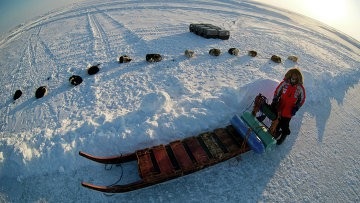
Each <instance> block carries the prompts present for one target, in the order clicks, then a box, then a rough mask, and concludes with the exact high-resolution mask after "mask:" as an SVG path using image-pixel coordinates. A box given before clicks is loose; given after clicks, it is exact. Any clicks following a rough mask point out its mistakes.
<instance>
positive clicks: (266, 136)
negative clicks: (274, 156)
mask: <svg viewBox="0 0 360 203" xmlns="http://www.w3.org/2000/svg"><path fill="white" fill-rule="evenodd" d="M264 99H266V98H265V97H263V96H262V95H260V94H259V95H258V96H257V97H256V99H255V102H254V108H253V111H252V112H247V111H245V112H243V114H242V115H241V116H237V115H235V116H234V117H233V118H232V119H231V125H229V126H227V127H225V128H218V129H215V130H214V131H212V132H206V133H202V134H200V135H197V136H192V137H188V138H185V139H182V140H176V141H173V142H170V143H168V144H166V145H158V146H153V147H150V148H145V149H140V150H136V151H135V152H133V153H129V154H125V155H119V156H109V157H98V156H93V155H90V154H87V153H85V152H82V151H80V152H79V155H80V156H83V157H85V158H87V159H90V160H92V161H95V162H98V163H101V164H121V163H126V162H132V161H133V162H135V163H136V164H137V168H138V174H139V177H140V179H139V180H137V181H134V182H131V183H128V184H123V185H120V184H113V185H110V186H100V185H95V184H92V183H87V182H82V183H81V184H82V186H84V187H87V188H90V189H93V190H97V191H101V192H106V193H123V192H129V191H133V190H137V189H141V188H144V187H148V186H151V185H155V184H158V183H161V182H165V181H168V180H170V179H174V178H178V177H181V176H184V175H187V174H190V173H193V172H196V171H199V170H201V169H203V168H206V167H209V166H211V165H214V164H217V163H220V162H223V161H226V160H228V159H231V158H233V157H236V156H238V155H240V154H243V153H245V152H248V151H250V150H253V151H254V152H255V153H263V152H265V151H269V150H271V149H273V147H274V146H275V144H276V140H275V139H274V138H273V136H272V135H271V133H270V132H269V131H268V127H266V126H265V125H264V124H263V123H261V122H260V121H258V120H257V118H256V117H255V114H256V113H257V112H258V111H264V110H263V109H264V104H266V101H265V100H264ZM264 112H267V113H268V114H265V116H267V117H271V118H272V116H273V115H272V114H271V111H264Z"/></svg>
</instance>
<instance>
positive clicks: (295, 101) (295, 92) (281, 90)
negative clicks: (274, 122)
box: [274, 79, 306, 118]
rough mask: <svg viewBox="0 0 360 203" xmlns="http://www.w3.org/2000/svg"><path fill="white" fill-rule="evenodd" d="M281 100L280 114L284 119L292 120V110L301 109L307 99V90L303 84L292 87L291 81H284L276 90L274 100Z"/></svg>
mask: <svg viewBox="0 0 360 203" xmlns="http://www.w3.org/2000/svg"><path fill="white" fill-rule="evenodd" d="M275 97H277V98H279V105H278V112H280V114H281V116H282V117H285V118H291V117H292V115H291V112H292V110H293V109H294V108H295V107H296V108H298V109H299V108H300V107H301V106H302V105H303V104H304V102H305V98H306V93H305V88H304V86H303V85H302V84H301V83H298V84H294V85H292V84H291V83H290V81H289V79H284V80H283V81H282V82H281V83H280V84H279V85H278V86H277V88H276V89H275V92H274V98H275Z"/></svg>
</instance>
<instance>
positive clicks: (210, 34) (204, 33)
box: [189, 23, 230, 40]
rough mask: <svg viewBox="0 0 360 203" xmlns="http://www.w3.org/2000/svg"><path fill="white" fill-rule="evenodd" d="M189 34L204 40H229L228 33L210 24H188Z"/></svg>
mask: <svg viewBox="0 0 360 203" xmlns="http://www.w3.org/2000/svg"><path fill="white" fill-rule="evenodd" d="M189 30H190V32H192V33H194V34H196V35H199V36H201V37H204V38H206V39H209V38H214V39H216V38H217V39H222V40H227V39H229V38H230V31H229V30H224V29H222V28H220V27H218V26H215V25H212V24H204V23H199V24H190V26H189Z"/></svg>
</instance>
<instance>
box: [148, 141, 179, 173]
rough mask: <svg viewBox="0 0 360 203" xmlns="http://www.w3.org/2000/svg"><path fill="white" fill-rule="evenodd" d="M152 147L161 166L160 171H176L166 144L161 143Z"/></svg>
mask: <svg viewBox="0 0 360 203" xmlns="http://www.w3.org/2000/svg"><path fill="white" fill-rule="evenodd" d="M151 149H152V151H153V153H154V156H155V159H156V162H157V164H158V166H159V169H160V173H162V174H172V173H174V172H175V171H174V167H173V165H172V163H171V160H170V158H169V156H168V154H167V151H166V149H165V146H164V145H159V146H156V147H153V148H151Z"/></svg>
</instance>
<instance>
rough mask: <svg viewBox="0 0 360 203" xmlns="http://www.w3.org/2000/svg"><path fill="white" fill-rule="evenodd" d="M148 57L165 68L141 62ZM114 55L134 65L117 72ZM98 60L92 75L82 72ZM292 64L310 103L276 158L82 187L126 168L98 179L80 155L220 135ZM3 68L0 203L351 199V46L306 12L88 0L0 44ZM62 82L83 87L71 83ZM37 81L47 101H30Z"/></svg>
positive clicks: (98, 168)
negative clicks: (73, 79) (223, 33)
mask: <svg viewBox="0 0 360 203" xmlns="http://www.w3.org/2000/svg"><path fill="white" fill-rule="evenodd" d="M191 23H211V24H214V25H217V26H220V27H222V28H225V29H228V30H230V33H231V34H230V35H231V36H230V39H229V40H220V39H205V38H202V37H199V36H197V35H195V34H193V33H190V32H189V29H188V27H189V25H190V24H191ZM231 47H237V48H239V49H240V55H239V56H232V55H230V54H228V53H227V50H228V49H229V48H231ZM211 48H219V49H221V50H222V52H223V53H222V54H221V55H220V56H219V57H213V56H210V55H209V54H208V51H209V50H210V49H211ZM186 49H191V50H194V51H195V54H196V56H195V57H194V58H191V59H188V58H186V57H185V56H184V51H185V50H186ZM249 50H255V51H257V52H258V56H257V57H255V58H252V57H250V56H248V55H247V52H248V51H249ZM148 53H159V54H162V55H163V57H164V59H163V61H161V62H159V63H148V62H146V61H145V55H146V54H148ZM123 54H127V55H129V56H130V57H131V58H132V59H133V61H131V62H130V63H128V64H119V63H118V62H117V57H118V56H120V55H123ZM274 54H275V55H278V56H280V57H281V58H282V59H283V62H282V63H281V64H276V63H273V62H271V61H270V60H269V58H270V57H271V55H274ZM290 55H296V56H298V57H299V61H298V63H293V62H291V61H290V60H286V58H287V57H288V56H290ZM95 63H101V65H100V68H101V69H100V72H99V73H98V74H96V75H93V76H89V75H87V73H86V69H87V66H88V65H89V64H95ZM295 66H296V67H299V68H301V69H302V71H303V74H304V77H305V88H306V90H307V100H306V103H305V105H304V106H303V107H302V108H301V109H300V111H299V112H298V113H297V115H296V116H295V117H294V118H293V120H292V122H291V129H292V133H291V135H290V136H289V137H288V138H287V140H285V142H284V143H283V144H282V145H280V146H277V147H276V148H275V150H273V151H270V152H267V153H265V154H261V155H258V154H255V153H253V152H249V153H246V154H244V155H241V156H240V157H237V158H234V159H231V160H229V161H227V162H223V163H220V164H218V165H215V166H213V167H210V168H207V169H204V170H202V171H200V172H197V173H194V174H191V175H188V176H185V177H181V178H178V179H175V180H172V181H169V182H165V183H162V184H158V185H155V186H152V187H148V188H145V189H141V190H137V191H133V192H129V193H124V194H115V195H111V196H109V195H104V194H103V193H101V192H96V191H93V190H89V189H86V188H84V187H81V185H80V182H81V181H87V182H92V183H96V184H103V185H110V184H112V183H114V182H115V181H116V180H118V179H119V177H120V176H121V171H122V170H123V172H124V175H123V179H122V180H121V181H120V183H122V181H126V179H128V177H130V176H131V175H132V176H134V175H135V176H136V170H137V169H136V168H135V167H134V166H133V165H131V164H129V165H126V164H124V166H122V167H115V166H114V167H113V168H112V170H105V169H104V166H103V165H101V164H98V163H94V162H92V161H90V160H87V159H85V158H83V157H80V156H79V155H78V152H79V151H80V150H81V151H85V152H88V153H91V154H94V155H101V156H108V155H118V154H123V153H129V152H133V151H134V150H137V149H141V148H145V147H150V146H153V145H158V144H166V143H168V142H170V141H174V140H176V139H182V138H185V137H188V136H193V135H197V134H199V133H202V132H205V131H212V130H214V129H216V128H219V127H224V126H226V125H228V124H229V123H230V121H229V120H230V118H231V117H232V116H233V115H234V114H240V113H242V112H243V111H245V110H249V109H250V108H251V103H252V100H253V99H254V97H255V95H257V94H258V93H263V94H264V95H266V96H268V98H269V99H271V97H272V96H271V95H272V92H273V91H274V88H275V86H276V85H277V84H278V82H279V81H281V79H282V77H283V75H284V73H285V72H286V71H287V70H288V69H289V68H292V67H295ZM0 68H1V72H2V74H1V76H0V77H1V85H0V90H1V93H2V94H1V95H0V98H1V101H2V102H1V104H0V114H1V115H0V119H1V120H0V128H1V133H0V202H276V201H280V202H339V201H342V202H359V201H360V197H359V194H360V189H359V188H360V164H359V161H360V159H359V158H360V148H359V147H358V146H359V144H360V141H359V137H358V132H359V131H360V127H359V123H360V119H359V115H360V105H359V104H358V102H359V101H360V98H359V95H360V86H359V76H360V44H359V42H358V41H356V40H354V39H352V38H351V37H348V36H346V35H344V34H342V33H340V32H338V31H337V30H335V29H333V28H331V27H328V26H325V25H324V24H321V23H319V22H317V21H314V20H311V19H309V18H306V17H304V16H300V15H298V14H294V13H291V12H288V11H285V10H280V9H277V8H274V7H269V6H266V5H263V4H260V3H255V2H252V1H232V0H221V1H208V0H206V1H205V0H204V1H202V0H191V1H186V0H185V1H176V0H169V1H160V0H159V1H152V2H151V3H147V2H146V1H137V0H135V1H134V0H132V1H103V0H101V1H100V0H97V1H86V2H83V3H77V4H73V5H71V6H67V7H64V8H62V9H58V10H55V11H52V12H50V13H48V14H46V15H43V16H41V17H39V18H37V19H36V20H33V21H31V22H28V23H24V24H22V25H21V26H18V27H17V28H16V29H14V30H12V31H11V32H9V33H8V34H7V35H5V36H4V37H3V38H1V39H0ZM73 74H75V75H80V76H82V77H83V79H84V82H83V83H82V84H81V85H79V86H75V87H73V86H71V85H70V83H69V82H68V78H69V77H70V76H71V75H73ZM42 85H46V86H48V88H49V91H48V94H47V95H46V96H45V97H43V98H41V99H35V97H34V94H35V90H36V89H37V88H38V87H39V86H42ZM17 89H21V90H22V91H23V95H22V97H20V99H18V100H16V101H15V102H13V100H12V96H13V94H14V92H15V91H16V90H17ZM129 174H130V175H129Z"/></svg>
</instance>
